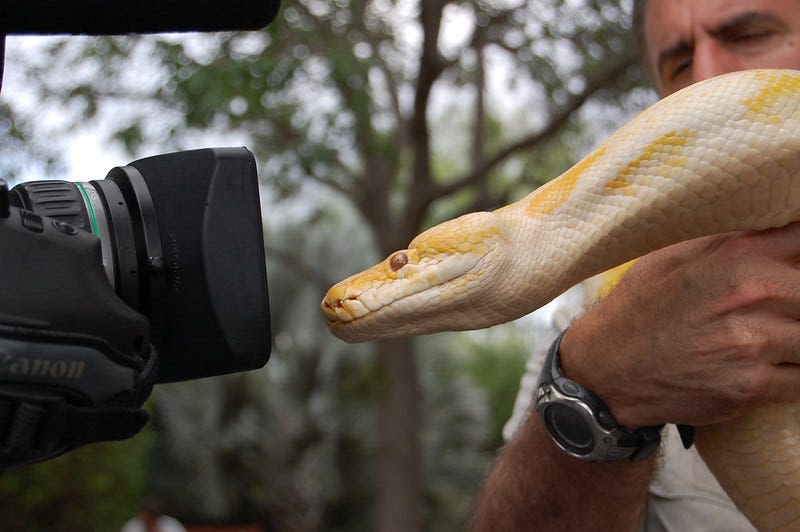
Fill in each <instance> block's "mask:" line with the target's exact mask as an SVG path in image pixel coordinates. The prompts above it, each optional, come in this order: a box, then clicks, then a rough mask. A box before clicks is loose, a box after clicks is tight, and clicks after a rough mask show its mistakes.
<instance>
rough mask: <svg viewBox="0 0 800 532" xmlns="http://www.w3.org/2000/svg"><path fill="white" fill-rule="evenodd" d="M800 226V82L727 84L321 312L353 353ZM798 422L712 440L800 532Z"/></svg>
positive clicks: (748, 504) (705, 449)
mask: <svg viewBox="0 0 800 532" xmlns="http://www.w3.org/2000/svg"><path fill="white" fill-rule="evenodd" d="M796 220H800V72H794V71H788V70H752V71H745V72H738V73H732V74H726V75H724V76H720V77H717V78H713V79H710V80H706V81H703V82H700V83H698V84H695V85H692V86H690V87H687V88H686V89H683V90H682V91H679V92H677V93H675V94H673V95H671V96H669V97H667V98H665V99H663V100H661V101H660V102H658V103H656V104H655V105H653V106H651V107H650V108H649V109H647V110H645V111H644V112H642V113H641V114H640V115H638V116H637V117H636V118H634V119H633V120H632V121H630V122H629V123H628V124H626V125H625V126H623V127H622V128H621V129H619V130H618V131H617V132H616V133H614V134H613V135H612V136H611V137H609V138H608V140H607V141H606V142H605V143H603V144H602V145H601V146H599V147H598V148H597V149H596V150H594V151H593V152H592V153H591V154H589V155H588V156H587V157H586V158H584V159H583V160H582V161H581V162H579V163H578V164H576V165H575V166H574V167H573V168H571V169H570V170H568V171H567V172H565V173H564V174H562V175H561V176H560V177H558V178H557V179H555V180H553V181H551V182H550V183H548V184H547V185H545V186H543V187H540V188H539V189H537V190H536V191H534V192H533V193H531V194H530V195H528V196H527V197H525V198H523V199H521V200H520V201H517V202H515V203H512V204H510V205H508V206H506V207H503V208H501V209H498V210H497V211H494V212H491V213H487V212H482V213H472V214H468V215H465V216H462V217H460V218H457V219H455V220H450V221H447V222H444V223H442V224H440V225H438V226H436V227H433V228H431V229H429V230H427V231H425V232H424V233H422V234H420V235H419V236H418V237H416V238H415V239H414V240H413V241H412V242H411V243H410V244H409V246H408V249H405V250H400V251H398V252H396V253H394V254H392V255H391V256H390V257H388V258H387V259H386V260H385V261H383V262H381V263H379V264H377V265H376V266H374V267H372V268H370V269H368V270H365V271H364V272H362V273H360V274H357V275H354V276H352V277H350V278H348V279H346V280H344V281H342V282H340V283H338V284H337V285H335V286H334V287H332V288H331V289H330V290H329V291H328V294H327V295H326V296H325V300H324V301H323V303H322V309H323V312H324V314H325V316H326V319H327V320H328V324H329V326H330V328H331V330H332V331H333V332H334V334H336V335H337V336H339V337H340V338H342V339H344V340H346V341H356V342H357V341H365V340H373V339H381V338H389V337H393V336H399V335H416V334H426V333H433V332H439V331H446V330H465V329H477V328H483V327H488V326H491V325H494V324H498V323H503V322H507V321H510V320H513V319H515V318H518V317H520V316H522V315H525V314H527V313H529V312H531V311H533V310H535V309H536V308H538V307H540V306H542V305H544V304H545V303H547V302H548V301H550V300H551V299H552V298H554V297H555V296H557V295H558V294H560V293H561V292H563V291H565V290H566V289H567V288H569V287H570V286H572V285H574V284H576V283H578V282H580V281H582V280H584V279H586V278H588V277H590V276H592V275H594V274H596V273H599V272H601V271H604V270H606V269H609V268H611V267H614V266H616V265H618V264H621V263H623V262H625V261H627V260H629V259H632V258H635V257H638V256H641V255H643V254H645V253H647V252H650V251H653V250H655V249H659V248H661V247H664V246H667V245H670V244H673V243H676V242H680V241H683V240H687V239H690V238H695V237H699V236H703V235H708V234H716V233H722V232H727V231H734V230H747V229H766V228H770V227H780V226H783V225H786V224H787V223H789V222H792V221H796ZM799 401H800V398H799ZM799 421H800V412H798V407H794V406H775V407H769V408H764V409H760V410H759V411H758V412H753V413H752V414H748V415H745V416H744V419H742V418H739V419H737V420H735V421H733V422H731V423H729V424H722V425H719V426H714V427H706V428H704V429H703V430H701V431H698V446H699V447H700V450H701V453H702V454H703V457H704V459H705V460H706V462H707V463H708V464H709V466H710V467H711V469H712V471H713V472H714V474H715V475H716V477H717V479H718V480H719V481H720V483H721V484H722V486H723V487H724V488H725V490H726V491H727V492H728V494H729V495H730V496H731V497H732V499H733V500H734V502H735V503H736V504H737V505H738V506H739V508H740V509H742V510H743V511H744V512H745V514H746V515H747V516H748V518H749V519H750V520H751V521H752V522H753V523H754V524H755V525H756V526H757V527H758V528H759V529H780V528H784V529H786V530H792V529H794V530H800V445H798V443H800V426H799V425H798V422H799Z"/></svg>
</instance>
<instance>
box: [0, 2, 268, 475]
mask: <svg viewBox="0 0 800 532" xmlns="http://www.w3.org/2000/svg"><path fill="white" fill-rule="evenodd" d="M221 4H222V2H209V1H199V2H198V1H186V0H173V1H164V0H146V1H141V0H137V1H130V2H110V1H104V0H80V1H78V0H72V1H65V0H55V1H54V0H28V1H27V2H25V3H24V5H23V3H20V5H19V7H17V8H10V9H9V10H10V13H4V16H3V20H0V45H2V44H4V43H5V34H13V33H69V34H73V33H74V34H95V35H99V34H119V33H152V32H163V31H227V30H255V29H259V28H262V27H264V26H266V25H267V24H268V23H270V22H271V21H272V20H273V19H274V18H275V16H276V14H277V10H278V8H279V0H273V1H267V2H263V1H259V0H249V1H246V0H239V1H231V0H227V1H226V2H225V5H224V6H223V5H221ZM7 9H8V8H7ZM3 54H4V46H0V76H2V69H1V65H2V62H3V57H2V55H3ZM1 79H2V78H0V80H1ZM269 323H270V319H269V301H268V294H267V278H266V268H265V254H264V242H263V234H262V227H261V208H260V200H259V193H258V176H257V172H256V164H255V159H254V157H253V155H252V153H250V151H248V150H247V149H246V148H209V149H201V150H193V151H185V152H178V153H172V154H166V155H157V156H154V157H148V158H145V159H140V160H138V161H134V162H132V163H130V164H128V165H126V166H121V167H117V168H114V169H112V170H111V171H110V172H109V173H108V175H107V176H106V177H105V179H100V180H95V181H89V182H86V183H74V182H68V181H31V182H26V183H22V184H19V185H17V186H16V187H14V188H13V189H11V190H9V189H8V187H7V186H6V183H5V182H3V181H2V180H0V470H3V469H7V468H10V467H15V466H19V465H23V464H28V463H33V462H38V461H42V460H46V459H49V458H52V457H55V456H57V455H60V454H62V453H64V452H67V451H69V450H71V449H73V448H75V447H77V446H79V445H83V444H86V443H90V442H95V441H102V440H118V439H124V438H128V437H130V436H132V435H134V434H135V433H136V432H138V431H139V430H140V429H141V427H142V426H144V424H145V423H146V422H147V419H148V415H147V413H146V412H145V411H143V410H142V409H141V405H142V403H143V402H144V401H145V399H146V398H147V397H148V396H149V394H150V392H151V390H152V387H153V385H154V384H156V383H159V382H170V381H179V380H187V379H197V378H202V377H209V376H215V375H222V374H226V373H233V372H239V371H246V370H251V369H255V368H259V367H261V366H263V365H264V364H265V363H266V362H267V360H268V358H269V353H270V343H271V342H270V325H269Z"/></svg>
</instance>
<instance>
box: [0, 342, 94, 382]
mask: <svg viewBox="0 0 800 532" xmlns="http://www.w3.org/2000/svg"><path fill="white" fill-rule="evenodd" d="M85 369H86V362H85V361H83V360H51V359H48V358H34V357H25V356H20V357H18V356H13V355H12V354H11V353H9V352H8V351H6V350H5V349H2V348H0V375H2V374H6V375H21V376H25V377H48V378H52V379H66V380H77V379H80V378H81V377H83V372H84V370H85Z"/></svg>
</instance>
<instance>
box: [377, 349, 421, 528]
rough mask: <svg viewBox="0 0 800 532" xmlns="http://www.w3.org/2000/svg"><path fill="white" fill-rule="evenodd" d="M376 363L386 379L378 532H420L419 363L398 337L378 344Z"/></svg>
mask: <svg viewBox="0 0 800 532" xmlns="http://www.w3.org/2000/svg"><path fill="white" fill-rule="evenodd" d="M379 351H380V354H379V360H380V365H381V369H382V373H383V376H384V379H385V386H384V392H383V397H382V404H381V423H380V430H381V442H380V443H381V447H380V457H379V466H380V467H379V469H380V477H379V481H380V486H379V493H378V497H379V501H378V516H377V520H378V526H377V530H378V532H415V531H418V530H420V529H421V519H420V517H421V516H420V508H421V506H420V503H421V497H420V486H419V477H420V475H419V437H418V407H417V402H418V401H417V399H418V397H417V390H418V388H417V363H416V358H415V355H414V349H413V342H412V340H411V339H409V338H399V339H396V340H390V341H387V342H383V343H381V345H380V347H379Z"/></svg>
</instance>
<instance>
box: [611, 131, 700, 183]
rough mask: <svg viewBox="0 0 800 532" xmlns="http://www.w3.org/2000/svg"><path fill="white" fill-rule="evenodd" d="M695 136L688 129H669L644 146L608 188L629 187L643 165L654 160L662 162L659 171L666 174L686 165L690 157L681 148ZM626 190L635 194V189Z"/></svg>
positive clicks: (660, 173) (612, 180)
mask: <svg viewBox="0 0 800 532" xmlns="http://www.w3.org/2000/svg"><path fill="white" fill-rule="evenodd" d="M693 136H695V134H694V133H693V132H692V131H689V130H687V129H682V130H680V131H668V132H667V133H665V134H664V135H661V136H660V137H658V138H657V139H655V140H654V141H653V142H651V143H650V144H648V145H647V146H645V147H644V148H642V153H641V155H639V157H637V158H636V159H634V160H633V161H631V162H629V163H628V164H627V165H625V166H624V167H623V168H622V169H621V170H620V172H619V173H618V174H617V175H616V176H614V178H613V179H611V180H610V181H609V182H608V183H606V186H605V188H606V190H607V191H614V190H619V189H623V190H625V189H628V187H630V186H631V185H633V184H634V183H635V178H636V176H637V175H638V174H639V172H640V171H641V167H642V166H643V165H648V164H653V162H654V161H660V162H661V164H660V166H659V168H658V171H657V173H658V174H659V175H664V176H668V175H669V174H670V171H671V170H672V169H676V168H681V167H684V166H686V163H687V162H688V159H687V158H686V157H685V156H682V155H681V153H682V151H681V148H683V146H685V145H686V142H687V141H688V140H689V139H690V138H692V137H693ZM626 192H628V193H633V194H635V191H630V190H626Z"/></svg>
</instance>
